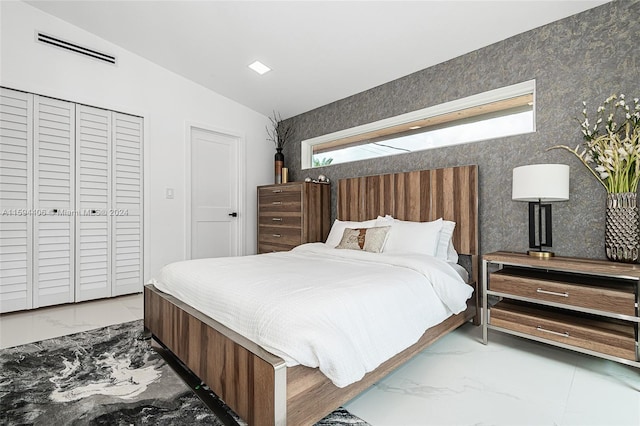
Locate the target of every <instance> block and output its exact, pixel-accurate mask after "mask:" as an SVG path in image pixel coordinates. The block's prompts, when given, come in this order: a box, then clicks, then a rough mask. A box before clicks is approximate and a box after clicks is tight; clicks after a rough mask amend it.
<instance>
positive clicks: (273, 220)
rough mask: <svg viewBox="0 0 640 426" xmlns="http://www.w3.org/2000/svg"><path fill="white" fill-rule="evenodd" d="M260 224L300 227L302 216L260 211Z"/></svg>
mask: <svg viewBox="0 0 640 426" xmlns="http://www.w3.org/2000/svg"><path fill="white" fill-rule="evenodd" d="M258 220H259V222H258V224H259V225H264V226H286V227H289V228H300V227H301V226H302V217H301V216H300V215H294V216H291V215H290V214H289V215H283V214H277V213H272V212H266V213H264V212H260V216H259V217H258Z"/></svg>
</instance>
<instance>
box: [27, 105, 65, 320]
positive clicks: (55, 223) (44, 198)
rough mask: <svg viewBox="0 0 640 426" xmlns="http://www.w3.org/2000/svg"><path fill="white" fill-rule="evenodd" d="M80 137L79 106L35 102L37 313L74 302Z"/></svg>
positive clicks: (34, 260)
mask: <svg viewBox="0 0 640 426" xmlns="http://www.w3.org/2000/svg"><path fill="white" fill-rule="evenodd" d="M74 133H75V105H74V104H72V103H70V102H64V101H59V100H55V99H49V98H45V97H41V96H34V151H33V156H34V164H33V167H34V200H33V201H34V208H35V209H36V211H45V212H46V215H36V216H35V217H34V218H33V221H34V229H33V232H34V233H33V250H34V256H33V286H34V289H33V291H34V294H33V307H34V308H37V307H40V306H48V305H55V304H59V303H68V302H73V300H74V223H75V203H74V177H75V176H74V175H75V149H74V147H75V136H74Z"/></svg>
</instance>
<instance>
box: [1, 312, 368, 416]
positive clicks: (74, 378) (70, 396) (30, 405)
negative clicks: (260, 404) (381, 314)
mask: <svg viewBox="0 0 640 426" xmlns="http://www.w3.org/2000/svg"><path fill="white" fill-rule="evenodd" d="M161 353H162V348H159V347H152V345H151V340H150V339H149V338H146V337H145V336H144V333H143V325H142V321H141V320H139V321H133V322H129V323H124V324H118V325H113V326H109V327H105V328H101V329H98V330H92V331H88V332H83V333H77V334H73V335H70V336H64V337H60V338H55V339H49V340H43V341H41V342H36V343H31V344H28V345H22V346H16V347H14V348H9V349H2V350H0V407H2V409H1V410H0V424H2V425H24V424H35V425H127V426H128V425H182V424H185V425H186V424H193V423H195V422H197V423H199V424H207V425H216V426H218V425H244V424H245V423H244V422H243V421H242V420H241V419H240V418H238V417H237V416H236V415H235V413H233V412H232V411H231V410H230V409H229V408H228V407H227V406H226V405H224V403H223V402H222V401H221V400H220V399H218V398H217V397H216V396H215V394H213V392H211V391H210V390H209V389H208V388H207V387H206V386H205V385H204V384H202V383H200V382H199V380H198V379H197V377H195V376H193V375H192V374H191V373H190V372H188V371H187V370H185V369H184V367H183V366H181V365H179V364H178V363H177V362H176V361H175V359H173V358H171V357H167V356H165V357H164V358H163V356H161ZM165 358H166V359H165ZM338 425H350V426H353V425H357V426H363V425H367V423H366V422H364V421H362V420H361V419H359V418H357V417H355V416H353V415H351V414H350V413H349V412H348V411H346V410H344V409H339V410H336V411H334V412H333V413H331V414H330V415H329V416H327V417H325V418H324V419H323V420H321V421H320V422H319V423H317V426H338Z"/></svg>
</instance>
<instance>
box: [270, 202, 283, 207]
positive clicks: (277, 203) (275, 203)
mask: <svg viewBox="0 0 640 426" xmlns="http://www.w3.org/2000/svg"><path fill="white" fill-rule="evenodd" d="M271 204H273V205H274V206H279V205H280V204H282V201H273V202H272V203H271Z"/></svg>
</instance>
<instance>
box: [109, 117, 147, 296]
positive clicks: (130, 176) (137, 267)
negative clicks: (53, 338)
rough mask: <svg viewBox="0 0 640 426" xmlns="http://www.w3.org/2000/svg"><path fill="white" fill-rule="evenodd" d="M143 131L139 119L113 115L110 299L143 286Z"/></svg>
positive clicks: (140, 288) (141, 122)
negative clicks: (111, 283)
mask: <svg viewBox="0 0 640 426" xmlns="http://www.w3.org/2000/svg"><path fill="white" fill-rule="evenodd" d="M143 130H144V124H143V120H142V118H141V117H136V116H132V115H128V114H121V113H118V112H114V113H113V127H112V132H113V141H112V151H113V157H112V164H113V201H112V203H111V209H112V211H111V223H112V225H111V229H112V230H113V232H112V234H113V240H112V247H113V250H112V253H113V256H112V262H111V263H112V267H113V269H112V277H113V278H112V281H113V286H112V293H111V294H112V295H113V296H119V295H121V294H129V293H135V292H140V291H142V286H143V283H142V279H143V271H142V262H143V255H142V246H143V235H142V230H143V226H142V218H143V212H142V206H143V200H142V195H143V194H142V188H143V184H142V176H143V172H142V157H143V155H142V144H143Z"/></svg>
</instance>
